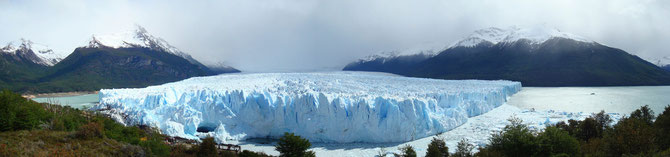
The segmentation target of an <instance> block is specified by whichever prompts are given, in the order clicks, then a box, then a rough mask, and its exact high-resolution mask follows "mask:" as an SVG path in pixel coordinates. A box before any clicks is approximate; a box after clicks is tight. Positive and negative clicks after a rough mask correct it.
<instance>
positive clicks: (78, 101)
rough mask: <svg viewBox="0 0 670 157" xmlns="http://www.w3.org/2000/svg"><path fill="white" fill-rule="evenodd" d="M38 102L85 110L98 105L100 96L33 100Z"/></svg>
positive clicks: (89, 95)
mask: <svg viewBox="0 0 670 157" xmlns="http://www.w3.org/2000/svg"><path fill="white" fill-rule="evenodd" d="M33 100H34V101H37V102H46V103H55V104H60V105H64V106H70V107H73V108H78V109H84V108H88V107H91V106H93V105H95V104H97V103H98V94H86V95H77V96H64V97H42V98H33Z"/></svg>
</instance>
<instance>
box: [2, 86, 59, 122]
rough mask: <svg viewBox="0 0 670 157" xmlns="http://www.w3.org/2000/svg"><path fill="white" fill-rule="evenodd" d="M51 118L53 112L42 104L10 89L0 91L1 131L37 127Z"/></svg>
mask: <svg viewBox="0 0 670 157" xmlns="http://www.w3.org/2000/svg"><path fill="white" fill-rule="evenodd" d="M49 119H51V114H50V113H49V112H47V111H46V110H45V109H44V107H42V105H41V104H39V103H37V102H34V101H32V100H28V99H26V98H23V97H22V96H21V95H19V94H16V93H13V92H11V91H9V90H3V91H2V92H0V131H15V130H31V129H36V128H37V127H38V126H39V125H40V124H43V123H47V122H49Z"/></svg>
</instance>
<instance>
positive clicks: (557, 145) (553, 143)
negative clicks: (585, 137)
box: [536, 127, 580, 156]
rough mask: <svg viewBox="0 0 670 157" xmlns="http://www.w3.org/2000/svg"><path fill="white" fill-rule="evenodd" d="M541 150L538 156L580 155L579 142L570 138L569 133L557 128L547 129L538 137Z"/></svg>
mask: <svg viewBox="0 0 670 157" xmlns="http://www.w3.org/2000/svg"><path fill="white" fill-rule="evenodd" d="M537 140H538V143H539V146H540V147H539V148H540V149H539V150H538V153H537V154H536V155H537V156H554V155H559V154H567V155H569V156H577V155H578V154H580V153H579V141H577V139H576V138H574V137H572V136H570V134H568V132H566V131H563V130H560V129H558V128H556V127H547V128H546V129H545V130H544V131H543V132H541V133H540V134H539V135H538V136H537Z"/></svg>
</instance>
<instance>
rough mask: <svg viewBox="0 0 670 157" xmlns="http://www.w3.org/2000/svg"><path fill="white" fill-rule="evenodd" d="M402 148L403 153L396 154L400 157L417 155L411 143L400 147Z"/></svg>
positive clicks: (414, 156)
mask: <svg viewBox="0 0 670 157" xmlns="http://www.w3.org/2000/svg"><path fill="white" fill-rule="evenodd" d="M398 150H400V153H401V154H398V155H396V156H400V157H416V151H414V147H412V146H410V145H405V146H403V147H400V148H398ZM447 154H448V153H447Z"/></svg>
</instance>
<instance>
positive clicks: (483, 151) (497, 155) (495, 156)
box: [475, 147, 504, 157]
mask: <svg viewBox="0 0 670 157" xmlns="http://www.w3.org/2000/svg"><path fill="white" fill-rule="evenodd" d="M475 156H476V157H503V156H504V155H503V154H502V152H500V151H497V150H492V149H491V148H487V147H481V148H479V152H477V153H475Z"/></svg>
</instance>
